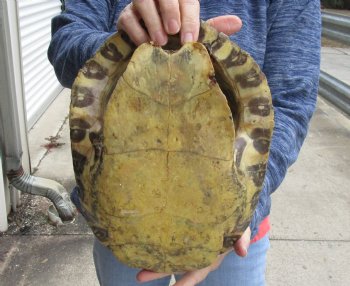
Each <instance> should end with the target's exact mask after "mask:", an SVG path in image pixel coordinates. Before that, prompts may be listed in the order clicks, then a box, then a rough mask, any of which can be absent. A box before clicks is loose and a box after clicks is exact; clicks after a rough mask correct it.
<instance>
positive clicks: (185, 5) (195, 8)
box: [179, 0, 199, 43]
mask: <svg viewBox="0 0 350 286" xmlns="http://www.w3.org/2000/svg"><path fill="white" fill-rule="evenodd" d="M179 3H180V13H181V42H182V43H187V42H194V41H197V40H198V34H199V1H198V0H180V1H179Z"/></svg>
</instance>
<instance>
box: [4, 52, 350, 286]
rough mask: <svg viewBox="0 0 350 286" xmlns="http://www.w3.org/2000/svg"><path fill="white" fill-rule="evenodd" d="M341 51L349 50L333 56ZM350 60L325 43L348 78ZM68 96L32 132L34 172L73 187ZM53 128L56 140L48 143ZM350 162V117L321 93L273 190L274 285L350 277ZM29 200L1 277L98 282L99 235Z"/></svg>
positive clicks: (341, 285)
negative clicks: (295, 154)
mask: <svg viewBox="0 0 350 286" xmlns="http://www.w3.org/2000/svg"><path fill="white" fill-rule="evenodd" d="M340 52H341V53H340ZM338 56H339V57H340V56H342V57H344V58H342V60H337V61H335V60H334V57H338ZM335 63H336V65H337V67H338V68H335V69H333V70H332V65H333V64H335ZM349 66H350V53H349V52H348V50H346V51H342V50H338V49H337V48H328V49H323V51H322V68H323V69H325V70H326V71H327V69H328V71H327V72H329V73H331V74H332V73H335V72H337V70H340V72H339V75H341V76H343V79H344V81H346V80H348V79H350V71H349V69H348V67H349ZM336 76H337V75H336ZM69 101H70V98H69V92H68V91H67V90H65V91H64V92H63V93H62V94H61V95H60V96H59V97H58V98H57V100H56V101H55V102H54V103H53V104H52V105H51V107H50V108H49V110H48V111H47V112H46V114H45V115H44V116H43V117H42V118H41V119H40V121H39V122H38V123H37V124H36V125H35V127H34V128H33V129H32V130H31V131H30V134H29V141H30V142H29V143H30V151H31V161H32V166H33V169H34V170H35V175H37V176H43V177H47V178H51V179H55V180H57V181H59V182H61V183H62V184H63V185H64V186H65V187H66V188H67V189H71V188H72V186H73V185H74V177H73V170H72V163H71V157H70V149H69V130H68V122H67V118H66V116H67V113H68V105H69ZM50 136H52V137H51V143H52V142H54V143H55V142H56V143H59V144H56V146H57V147H56V148H51V149H48V148H46V147H47V146H46V147H44V146H45V144H47V143H48V140H46V139H45V138H49V137H50ZM53 138H54V139H53ZM55 140H56V141H55ZM60 143H64V144H63V145H62V144H60ZM349 167H350V119H349V118H348V117H346V116H344V115H342V114H341V113H340V112H338V111H337V110H336V109H334V108H333V107H332V106H331V105H329V104H328V103H327V102H325V101H324V100H323V99H321V98H320V99H319V100H318V106H317V111H316V113H315V115H314V117H313V119H312V122H311V126H310V131H309V134H308V137H307V139H306V141H305V144H304V146H303V148H302V151H301V153H300V156H299V158H298V161H297V162H296V163H295V164H294V165H293V166H292V167H291V168H290V169H289V171H288V174H287V177H286V179H285V180H284V182H283V184H282V185H281V186H280V188H279V189H278V190H277V191H276V193H275V194H274V195H273V196H272V200H273V203H272V205H273V206H272V213H271V222H272V230H271V249H270V251H269V254H268V265H267V282H268V285H272V286H280V285H298V286H304V285H305V286H306V285H307V286H313V285H315V286H316V285H317V286H318V285H320V286H323V285H324V286H328V285H332V286H333V285H336V286H348V285H350V192H349V186H350V171H349V169H350V168H349ZM23 202H24V204H25V206H26V207H25V208H21V210H20V211H19V214H15V215H12V216H10V227H9V231H8V232H7V233H6V234H5V235H3V236H2V237H0V285H3V286H12V285H39V286H41V285H53V286H55V285H60V286H65V285H87V286H89V285H98V282H97V279H96V275H95V272H94V267H93V261H92V254H91V249H92V240H93V236H92V234H91V232H90V230H89V229H88V227H87V226H86V224H85V222H84V220H83V219H82V218H81V216H79V217H78V218H77V219H76V220H75V221H74V222H72V223H69V224H66V225H63V226H58V227H55V226H52V225H50V224H49V223H48V222H47V219H46V209H47V206H48V202H47V201H45V200H43V199H40V198H30V197H28V196H23ZM21 212H22V213H21ZM23 217H26V218H27V219H23ZM21 234H25V235H21ZM135 285H136V284H135ZM213 286H219V285H213Z"/></svg>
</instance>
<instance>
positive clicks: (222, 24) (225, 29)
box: [207, 15, 242, 36]
mask: <svg viewBox="0 0 350 286" xmlns="http://www.w3.org/2000/svg"><path fill="white" fill-rule="evenodd" d="M207 23H209V24H210V25H211V26H213V27H214V28H215V29H216V30H218V31H219V32H222V33H224V34H226V35H227V36H230V35H232V34H234V33H237V32H238V31H239V30H240V29H241V28H242V20H241V19H240V18H239V17H237V16H234V15H225V16H219V17H215V18H211V19H209V20H208V21H207Z"/></svg>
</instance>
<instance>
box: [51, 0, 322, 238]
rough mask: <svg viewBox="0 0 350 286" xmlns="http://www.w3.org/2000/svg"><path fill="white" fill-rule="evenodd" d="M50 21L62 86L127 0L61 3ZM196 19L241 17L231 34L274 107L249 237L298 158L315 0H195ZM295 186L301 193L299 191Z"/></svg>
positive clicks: (308, 109)
mask: <svg viewBox="0 0 350 286" xmlns="http://www.w3.org/2000/svg"><path fill="white" fill-rule="evenodd" d="M65 2H66V3H65V11H64V12H63V13H62V14H61V15H59V16H57V17H55V18H54V19H53V20H52V41H51V44H50V47H49V51H48V56H49V59H50V61H51V63H52V64H53V66H54V68H55V71H56V75H57V77H58V79H59V81H60V82H61V83H62V85H63V86H66V87H69V88H70V87H71V86H72V83H73V81H74V78H75V77H76V75H77V73H78V71H79V69H80V68H81V67H82V65H83V64H84V62H85V61H86V60H88V59H89V58H90V57H91V56H93V54H94V53H95V52H96V50H97V49H98V48H99V47H100V45H101V44H102V43H103V42H104V41H105V40H106V39H107V38H108V37H109V36H110V35H111V34H112V33H113V32H115V31H116V20H117V18H118V15H119V13H120V11H122V9H123V8H124V7H125V6H126V5H127V4H128V3H129V2H130V1H122V0H121V1H116V0H114V1H113V0H98V1H97V0H66V1H65ZM200 3H201V18H202V19H209V18H211V17H215V16H220V15H226V14H234V15H237V16H239V17H240V18H241V19H242V21H243V27H242V29H241V31H240V32H238V33H237V34H235V35H233V36H232V37H231V39H232V40H233V41H235V42H236V43H237V44H238V45H239V46H241V47H242V48H243V49H244V50H246V51H247V52H249V53H250V54H251V55H252V57H253V58H254V59H255V61H256V62H257V63H258V64H259V66H260V67H261V68H262V69H263V71H264V73H265V75H266V76H267V79H268V83H269V86H270V89H271V92H272V96H273V105H274V109H275V129H274V133H273V139H272V143H271V149H270V158H269V163H268V167H267V172H266V177H265V182H264V188H263V191H262V192H261V194H260V198H259V203H258V207H257V209H256V211H255V213H254V216H253V219H252V222H251V225H250V226H251V229H252V237H253V236H254V235H255V234H256V233H257V230H258V226H259V224H260V222H261V221H262V220H263V219H264V218H265V217H266V216H267V215H268V214H269V212H270V207H271V198H270V195H271V194H272V193H273V192H274V191H275V190H276V189H277V187H278V186H279V185H280V183H281V182H282V180H283V178H284V177H285V175H286V172H287V168H288V167H289V166H290V165H291V164H292V163H293V162H294V161H295V160H296V159H297V156H298V154H299V151H300V148H301V145H302V143H303V141H304V139H305V136H306V133H307V130H308V124H309V121H310V118H311V116H312V114H313V112H314V109H315V104H316V98H317V90H318V78H319V65H320V37H321V16H320V1H319V0H271V1H268V0H222V1H217V0H215V1H214V0H201V2H200ZM300 191H301V190H300Z"/></svg>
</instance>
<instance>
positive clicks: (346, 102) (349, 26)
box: [318, 12, 350, 115]
mask: <svg viewBox="0 0 350 286" xmlns="http://www.w3.org/2000/svg"><path fill="white" fill-rule="evenodd" d="M322 36H324V37H326V38H329V39H332V40H335V41H338V42H341V43H344V44H348V45H350V17H346V16H342V15H339V14H333V13H328V12H322ZM318 93H319V94H320V95H321V96H322V97H324V98H325V99H327V100H328V101H330V102H331V103H332V104H334V105H335V106H336V107H338V108H339V109H340V110H342V111H343V112H345V113H346V114H348V115H350V86H349V85H347V84H346V83H344V82H342V81H340V80H338V79H336V78H335V77H333V76H331V75H330V74H328V73H326V72H324V71H321V74H320V85H319V91H318Z"/></svg>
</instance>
